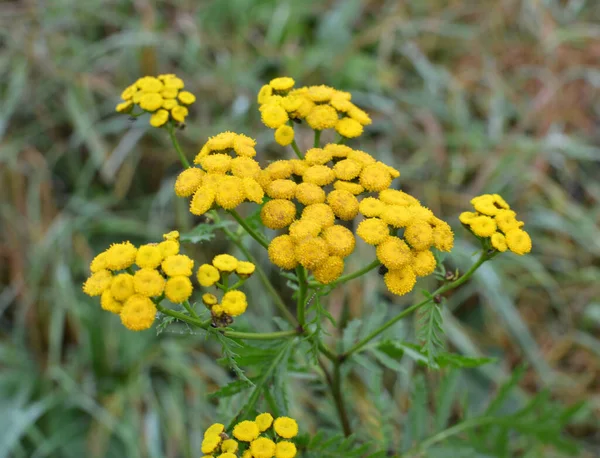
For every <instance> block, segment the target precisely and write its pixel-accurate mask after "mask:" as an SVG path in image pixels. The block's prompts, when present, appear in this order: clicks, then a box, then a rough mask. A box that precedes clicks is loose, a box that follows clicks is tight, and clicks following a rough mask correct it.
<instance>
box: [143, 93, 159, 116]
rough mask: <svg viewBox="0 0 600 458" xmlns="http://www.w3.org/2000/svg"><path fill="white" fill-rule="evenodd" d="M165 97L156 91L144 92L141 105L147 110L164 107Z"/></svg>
mask: <svg viewBox="0 0 600 458" xmlns="http://www.w3.org/2000/svg"><path fill="white" fill-rule="evenodd" d="M163 102H164V99H163V98H162V97H161V96H160V94H156V93H154V92H151V93H147V94H144V95H143V96H142V97H141V99H140V107H141V108H142V109H144V110H146V111H156V110H158V109H159V108H161V107H162V104H163Z"/></svg>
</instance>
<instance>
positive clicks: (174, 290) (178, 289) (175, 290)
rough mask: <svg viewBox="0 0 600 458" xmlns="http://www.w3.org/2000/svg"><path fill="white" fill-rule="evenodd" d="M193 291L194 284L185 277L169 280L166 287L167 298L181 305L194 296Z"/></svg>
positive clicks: (180, 276)
mask: <svg viewBox="0 0 600 458" xmlns="http://www.w3.org/2000/svg"><path fill="white" fill-rule="evenodd" d="M192 291H193V287H192V282H191V281H190V279H189V278H188V277H186V276H184V275H179V276H177V277H171V278H169V279H168V280H167V284H166V285H165V296H167V299H169V300H170V301H171V302H173V303H174V304H181V303H182V302H183V301H185V300H186V299H187V298H188V297H190V296H191V295H192Z"/></svg>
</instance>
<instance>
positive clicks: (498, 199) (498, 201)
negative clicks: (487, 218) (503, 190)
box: [492, 194, 510, 210]
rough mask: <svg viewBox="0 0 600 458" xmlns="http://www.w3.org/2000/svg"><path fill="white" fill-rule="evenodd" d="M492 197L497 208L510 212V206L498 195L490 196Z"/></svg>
mask: <svg viewBox="0 0 600 458" xmlns="http://www.w3.org/2000/svg"><path fill="white" fill-rule="evenodd" d="M492 196H494V203H495V204H496V206H497V207H500V208H502V209H504V210H510V205H508V203H507V202H506V201H505V200H504V199H503V198H502V196H501V195H500V194H492Z"/></svg>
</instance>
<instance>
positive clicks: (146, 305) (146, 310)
mask: <svg viewBox="0 0 600 458" xmlns="http://www.w3.org/2000/svg"><path fill="white" fill-rule="evenodd" d="M155 317H156V306H155V305H154V302H152V301H151V300H150V299H149V298H147V297H146V296H142V295H141V294H134V295H133V296H131V297H130V298H129V299H127V302H125V305H123V309H122V310H121V322H122V323H123V326H125V327H126V328H127V329H130V330H131V331H143V330H144V329H149V328H150V327H151V326H152V323H154V318H155Z"/></svg>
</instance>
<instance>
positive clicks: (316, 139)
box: [314, 130, 321, 148]
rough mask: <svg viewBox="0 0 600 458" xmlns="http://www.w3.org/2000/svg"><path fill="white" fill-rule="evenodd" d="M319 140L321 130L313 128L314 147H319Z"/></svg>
mask: <svg viewBox="0 0 600 458" xmlns="http://www.w3.org/2000/svg"><path fill="white" fill-rule="evenodd" d="M320 140H321V131H320V130H315V145H314V146H315V148H318V147H319V141H320Z"/></svg>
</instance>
